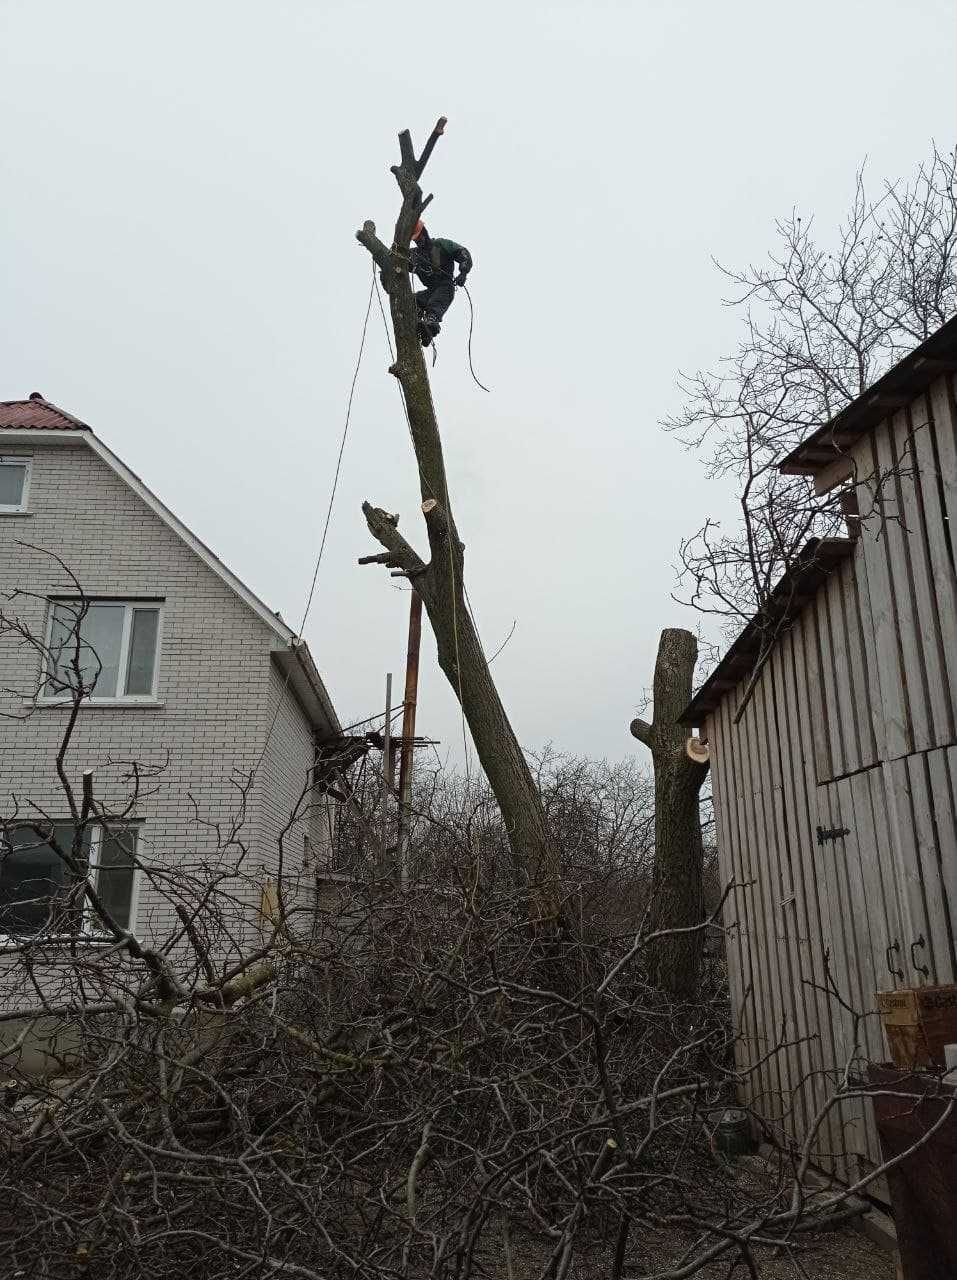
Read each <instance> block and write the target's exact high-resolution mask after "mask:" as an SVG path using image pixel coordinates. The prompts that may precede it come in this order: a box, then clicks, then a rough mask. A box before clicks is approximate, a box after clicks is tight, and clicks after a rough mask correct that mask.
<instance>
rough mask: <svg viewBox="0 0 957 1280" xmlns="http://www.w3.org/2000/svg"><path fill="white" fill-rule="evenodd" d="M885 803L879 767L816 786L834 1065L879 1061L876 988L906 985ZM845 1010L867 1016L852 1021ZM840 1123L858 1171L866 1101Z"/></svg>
mask: <svg viewBox="0 0 957 1280" xmlns="http://www.w3.org/2000/svg"><path fill="white" fill-rule="evenodd" d="M886 808H887V806H886V795H885V783H884V777H883V772H882V770H881V768H880V767H878V768H875V769H865V770H863V771H862V772H861V773H857V774H854V775H853V776H852V777H850V778H842V779H841V780H840V781H838V782H832V783H828V784H827V785H826V786H823V787H818V789H817V813H818V825H817V831H816V832H815V835H816V843H815V852H814V856H815V860H816V865H817V880H818V885H819V886H821V888H823V893H824V897H825V898H826V901H827V911H826V913H822V921H821V926H822V929H825V930H826V937H825V938H824V945H825V947H826V948H827V950H828V952H829V968H830V976H831V979H832V981H833V983H834V986H835V988H836V995H832V996H831V997H830V999H829V1001H828V1006H829V1009H830V1017H831V1024H832V1028H833V1035H834V1045H835V1050H836V1053H837V1054H838V1055H840V1056H841V1057H842V1059H843V1061H841V1062H839V1063H837V1064H835V1065H837V1066H838V1068H840V1067H842V1066H843V1065H844V1064H845V1063H847V1062H850V1061H851V1060H853V1059H857V1065H858V1066H860V1064H861V1061H862V1060H864V1059H867V1060H870V1061H872V1062H884V1061H886V1060H887V1049H886V1046H885V1044H884V1033H883V1029H882V1027H881V1024H880V1020H879V1018H878V1017H877V1013H876V1004H877V1001H876V993H877V992H878V991H887V990H890V989H892V988H894V987H897V986H909V985H910V975H909V969H908V965H907V964H905V958H906V956H907V937H906V932H905V926H904V923H903V918H904V913H903V912H902V910H901V901H900V893H899V889H898V884H899V876H898V872H897V858H896V855H895V847H894V837H893V832H892V829H891V826H890V825H889V824H888V821H887V813H886ZM837 996H839V997H840V999H838V998H837ZM842 1001H843V1002H845V1004H842V1003H841V1002H842ZM846 1006H849V1007H846ZM851 1010H854V1011H856V1012H857V1013H860V1014H864V1015H867V1016H865V1017H864V1018H863V1020H861V1021H857V1022H856V1021H855V1018H854V1016H853V1014H852V1012H851ZM855 1036H856V1039H855ZM842 1120H843V1122H844V1138H845V1142H846V1144H847V1151H848V1154H853V1155H855V1156H856V1158H857V1168H858V1172H859V1173H863V1172H865V1171H868V1170H870V1169H873V1168H874V1167H875V1166H876V1165H877V1164H879V1163H880V1159H881V1155H880V1145H879V1142H878V1139H877V1132H876V1129H875V1127H874V1124H873V1119H872V1117H871V1115H870V1107H869V1104H868V1105H867V1106H865V1105H864V1104H863V1103H861V1102H859V1101H858V1102H850V1103H847V1104H845V1106H844V1107H843V1108H842ZM874 1194H878V1195H881V1194H882V1192H881V1191H880V1189H878V1190H876V1191H875V1192H874Z"/></svg>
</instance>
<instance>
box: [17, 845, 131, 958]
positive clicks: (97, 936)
mask: <svg viewBox="0 0 957 1280" xmlns="http://www.w3.org/2000/svg"><path fill="white" fill-rule="evenodd" d="M142 825H143V824H142V823H141V822H130V821H126V822H116V823H112V824H109V823H106V824H104V823H102V822H95V823H90V826H89V832H90V847H89V860H88V862H87V868H86V880H87V883H88V884H92V886H93V888H94V889H96V888H98V882H99V874H100V846H101V844H102V841H103V831H104V830H105V829H106V828H107V827H112V829H113V830H122V831H132V832H133V833H134V836H135V844H134V848H133V883H132V885H131V886H130V914H129V919H128V920H127V922H126V924H125V925H122V924H121V925H120V928H121V929H124V930H125V931H126V932H127V933H135V931H136V920H137V915H138V913H139V902H140V884H141V883H142V876H141V875H140V868H139V849H140V828H141V827H142ZM81 910H82V916H81V921H80V929H79V934H78V935H77V934H73V933H66V932H64V933H51V934H48V935H45V936H46V937H47V938H48V939H49V941H50V942H57V941H60V940H62V941H67V940H68V939H70V938H73V937H77V936H79V937H81V938H83V939H84V940H86V941H90V942H112V935H110V934H108V933H106V932H105V930H104V929H102V928H99V927H98V922H97V917H96V915H95V914H94V911H93V908H92V907H91V906H90V900H89V898H87V896H86V894H85V893H84V895H83V906H82V908H81ZM31 936H32V935H31ZM22 942H23V935H19V934H13V933H4V932H3V931H2V930H0V946H19V945H20V944H21V943H22Z"/></svg>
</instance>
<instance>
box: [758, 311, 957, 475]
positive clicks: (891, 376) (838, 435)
mask: <svg viewBox="0 0 957 1280" xmlns="http://www.w3.org/2000/svg"><path fill="white" fill-rule="evenodd" d="M954 371H957V316H953V317H952V318H951V319H950V320H947V321H946V322H945V323H944V324H942V325H941V327H940V328H939V329H937V330H936V331H935V332H934V333H932V334H931V335H930V337H929V338H925V340H924V341H923V342H922V343H921V344H920V346H919V347H915V348H914V350H913V351H911V352H910V354H909V355H906V356H904V357H903V359H901V360H898V362H897V364H895V365H894V366H893V367H892V368H891V369H888V371H887V372H886V373H885V374H884V375H883V377H880V378H878V380H877V381H876V382H875V383H874V384H873V385H872V386H870V387H868V389H867V390H866V391H864V392H862V393H861V395H859V396H858V397H857V398H856V399H854V400H852V401H851V402H850V404H848V405H845V407H844V408H843V409H842V410H841V412H840V413H838V414H837V415H836V416H835V417H834V418H832V419H831V420H830V422H827V423H825V424H824V426H822V427H818V429H817V430H816V431H813V432H812V433H811V434H810V435H809V436H808V437H807V439H806V440H802V441H801V443H800V444H799V445H797V446H796V447H795V448H794V449H792V450H791V452H790V453H789V454H788V455H787V457H785V458H784V459H783V460H782V461H781V462H780V463H779V464H778V470H779V471H780V472H781V473H782V474H783V475H786V476H816V475H817V474H818V472H819V471H820V470H821V469H822V468H823V467H826V466H829V465H830V464H831V463H832V462H833V461H834V459H835V458H837V457H840V456H841V455H842V454H844V453H846V452H847V450H848V449H849V448H851V447H852V446H853V445H854V444H855V443H856V442H857V441H858V440H859V439H860V438H861V436H862V435H864V434H865V432H867V431H869V430H870V429H871V428H872V427H874V426H876V425H877V424H878V423H879V422H881V421H883V419H884V418H886V417H887V416H888V415H889V414H891V413H895V412H896V411H897V410H899V409H903V408H905V407H906V406H907V405H908V404H910V403H911V402H912V401H913V400H915V399H916V398H917V396H919V395H920V394H921V392H922V391H923V390H924V389H925V388H926V387H928V386H929V385H930V384H931V383H932V382H934V381H935V380H936V379H937V378H939V377H940V376H941V375H942V374H945V373H952V372H954Z"/></svg>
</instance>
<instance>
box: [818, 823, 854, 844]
mask: <svg viewBox="0 0 957 1280" xmlns="http://www.w3.org/2000/svg"><path fill="white" fill-rule="evenodd" d="M850 834H851V828H850V827H829V828H827V829H825V828H824V827H818V829H817V842H818V844H825V843H826V842H827V841H828V840H840V839H842V838H843V837H844V836H849V835H850Z"/></svg>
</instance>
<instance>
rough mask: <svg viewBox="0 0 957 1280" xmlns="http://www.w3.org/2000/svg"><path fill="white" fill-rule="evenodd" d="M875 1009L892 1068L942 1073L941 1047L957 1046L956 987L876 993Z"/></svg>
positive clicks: (942, 1058)
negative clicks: (916, 1068) (891, 1060)
mask: <svg viewBox="0 0 957 1280" xmlns="http://www.w3.org/2000/svg"><path fill="white" fill-rule="evenodd" d="M877 1008H878V1011H879V1013H880V1015H881V1021H882V1022H883V1024H884V1034H885V1035H886V1037H887V1043H888V1046H889V1047H890V1051H891V1057H892V1058H893V1060H894V1065H895V1066H898V1067H902V1068H903V1069H904V1070H913V1069H914V1068H915V1067H927V1068H930V1069H931V1070H937V1071H943V1070H944V1045H945V1044H957V984H954V983H950V984H948V985H947V986H942V987H911V988H909V989H907V990H903V991H878V993H877Z"/></svg>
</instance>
